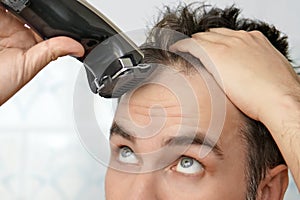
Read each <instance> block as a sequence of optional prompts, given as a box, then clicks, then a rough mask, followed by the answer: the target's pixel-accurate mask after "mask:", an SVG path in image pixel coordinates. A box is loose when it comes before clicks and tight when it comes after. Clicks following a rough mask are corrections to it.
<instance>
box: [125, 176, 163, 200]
mask: <svg viewBox="0 0 300 200" xmlns="http://www.w3.org/2000/svg"><path fill="white" fill-rule="evenodd" d="M133 176H134V177H132V179H131V180H132V181H131V184H130V186H129V187H128V189H129V190H128V191H127V194H128V196H124V199H130V200H158V197H157V191H156V188H157V183H156V181H155V176H154V174H153V173H148V174H138V175H133Z"/></svg>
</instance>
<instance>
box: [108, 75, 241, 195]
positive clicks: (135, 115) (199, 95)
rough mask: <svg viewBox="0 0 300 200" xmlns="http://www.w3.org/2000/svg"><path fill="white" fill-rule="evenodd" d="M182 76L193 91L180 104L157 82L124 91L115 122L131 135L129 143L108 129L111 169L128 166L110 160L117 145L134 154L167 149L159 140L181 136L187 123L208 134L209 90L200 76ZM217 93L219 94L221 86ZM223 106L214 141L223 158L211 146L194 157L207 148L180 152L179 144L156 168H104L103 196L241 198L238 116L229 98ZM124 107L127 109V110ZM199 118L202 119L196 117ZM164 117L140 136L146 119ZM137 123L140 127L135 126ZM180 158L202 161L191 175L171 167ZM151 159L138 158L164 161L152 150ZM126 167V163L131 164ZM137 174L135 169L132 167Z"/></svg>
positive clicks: (150, 120)
mask: <svg viewBox="0 0 300 200" xmlns="http://www.w3.org/2000/svg"><path fill="white" fill-rule="evenodd" d="M168 77H170V75H169V76H168ZM164 78H166V75H162V76H161V77H160V79H164ZM171 79H172V78H171ZM186 80H187V81H189V83H190V85H191V87H192V89H193V90H194V91H195V94H196V95H195V97H193V96H190V97H186V98H184V99H180V102H179V100H178V98H176V96H175V94H174V93H172V92H173V91H171V90H170V89H169V88H166V87H165V86H162V85H158V84H147V85H145V86H143V87H141V88H139V89H137V90H136V91H135V92H133V94H127V95H126V96H125V97H124V98H122V100H121V102H120V104H119V108H118V110H117V114H116V118H115V122H116V123H117V124H118V126H120V127H122V130H124V131H125V132H127V133H128V134H131V135H133V136H134V139H133V141H130V140H128V139H127V138H125V137H122V136H121V135H120V134H118V133H114V132H113V133H112V136H111V144H112V151H113V152H115V153H114V154H113V156H112V158H111V160H112V161H111V162H112V163H111V165H112V166H113V167H114V168H117V169H123V166H124V165H128V164H126V162H123V163H122V162H119V163H118V162H115V160H118V158H119V149H120V148H118V147H120V146H123V145H126V146H128V147H130V148H131V149H132V150H133V151H134V152H136V153H139V154H141V153H149V152H155V151H157V150H159V149H161V148H166V147H162V145H161V144H162V143H163V142H164V141H166V140H167V139H168V138H170V137H176V136H178V135H179V134H180V133H181V131H182V132H184V133H182V134H183V135H185V129H188V128H186V127H194V129H195V131H197V132H198V131H199V132H204V134H205V133H206V132H207V129H208V125H209V123H210V118H211V102H210V96H209V91H208V89H207V88H206V85H205V83H204V81H203V80H202V78H201V76H200V75H191V76H187V77H186ZM157 82H160V80H157ZM162 82H163V81H162ZM173 84H178V85H176V87H177V86H179V85H180V84H181V83H180V82H177V83H176V82H173ZM216 92H218V93H219V94H220V95H222V92H221V91H220V90H219V91H216ZM158 94H159V95H158ZM190 98H196V101H197V102H198V110H199V112H200V113H199V115H196V114H195V112H196V111H197V108H195V107H194V105H192V104H189V103H188V102H189V101H190ZM157 105H160V107H156V111H155V112H149V111H150V110H151V108H152V109H153V106H157ZM183 105H184V106H185V107H186V110H187V111H186V112H183V111H182V106H183ZM226 106H227V112H226V120H225V124H224V128H223V131H222V134H221V137H220V139H219V141H218V145H219V146H220V149H221V151H222V154H223V156H222V158H221V157H219V156H218V155H216V154H215V153H214V152H213V151H210V150H209V151H210V152H209V153H208V155H207V156H205V157H201V156H199V153H200V150H201V147H202V148H204V149H207V148H209V147H207V146H205V145H200V144H193V145H191V146H190V147H189V146H186V147H188V150H187V151H183V150H182V149H180V147H179V150H178V152H177V153H178V155H176V156H174V157H175V161H171V162H169V163H167V164H166V166H164V167H162V169H158V170H156V168H155V165H154V167H153V172H152V171H151V172H149V173H141V174H136V173H128V172H121V171H119V170H115V169H112V168H109V169H108V171H107V175H106V197H107V199H166V200H167V199H211V200H213V199H216V200H217V199H222V198H223V199H245V191H246V183H245V176H244V174H245V173H244V169H245V163H244V162H243V160H245V151H244V144H243V142H242V140H241V137H240V136H239V124H240V121H241V118H242V116H241V113H240V112H239V111H238V110H237V108H235V107H234V105H233V104H231V103H230V102H229V101H228V100H227V101H226ZM125 108H126V109H125ZM127 109H128V110H129V111H128V112H126V110H127ZM159 110H164V112H159ZM199 116H201V117H200V118H199V119H198V117H199ZM130 119H131V120H130ZM164 120H166V122H165V124H164V125H163V126H162V128H161V129H160V130H159V131H157V133H156V134H154V135H153V136H152V137H148V138H142V136H144V135H147V126H149V123H151V125H153V123H154V124H155V123H157V124H158V125H161V124H160V123H159V122H160V121H164ZM136 126H141V127H145V128H143V129H138V128H134V127H136ZM178 127H183V130H179V128H178ZM148 130H149V128H148ZM150 130H152V129H150ZM138 131H141V132H142V133H141V135H137V134H139V133H138ZM178 132H179V133H178ZM198 134H200V133H198ZM208 137H210V136H208ZM176 148H177V147H172V151H170V150H167V151H168V154H171V152H176ZM181 150H182V151H181ZM167 156H170V155H167ZM181 156H189V157H191V158H193V159H195V160H197V161H198V162H199V163H202V165H203V169H201V170H199V171H198V172H196V173H193V174H190V175H189V174H185V173H181V172H180V171H177V170H176V165H178V163H179V161H178V159H180V157H181ZM150 157H151V158H149V157H147V158H144V157H143V156H141V158H140V159H141V160H142V161H144V163H145V162H146V161H145V160H148V162H151V163H155V162H156V160H164V159H167V158H166V155H165V154H163V153H157V154H156V155H155V156H154V155H152V156H150ZM237 158H239V162H237ZM149 159H150V161H149ZM142 161H141V162H142ZM233 163H234V164H233ZM141 165H142V164H141ZM128 166H129V167H130V164H129V165H128ZM151 166H153V165H151ZM137 172H140V171H139V170H137ZM227 183H231V184H227ZM237 186H239V190H236V187H237ZM115 188H118V190H115ZM215 191H218V192H215ZM125 197H126V198H125Z"/></svg>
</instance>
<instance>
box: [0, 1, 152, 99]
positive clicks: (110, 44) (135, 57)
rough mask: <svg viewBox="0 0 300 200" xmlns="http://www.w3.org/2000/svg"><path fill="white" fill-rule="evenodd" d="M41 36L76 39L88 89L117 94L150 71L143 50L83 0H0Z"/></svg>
mask: <svg viewBox="0 0 300 200" xmlns="http://www.w3.org/2000/svg"><path fill="white" fill-rule="evenodd" d="M0 2H1V3H2V4H3V5H4V7H5V8H6V9H8V10H9V11H10V12H12V13H13V14H15V15H16V16H17V17H18V18H20V19H21V20H22V21H23V22H24V23H26V24H27V25H28V26H29V27H30V28H31V29H33V30H34V31H35V32H37V33H38V34H39V35H40V36H41V37H42V38H43V39H45V40H46V39H49V38H52V37H56V36H68V37H71V38H73V39H75V40H77V41H78V42H80V43H81V44H82V45H83V47H84V48H85V55H84V56H83V57H82V58H78V60H80V61H81V62H83V64H84V67H85V69H86V73H87V78H88V82H89V85H90V88H91V90H92V92H94V93H96V94H99V95H100V96H102V97H106V98H118V97H120V96H121V95H123V94H124V93H125V92H127V91H128V90H130V89H132V88H134V87H136V86H137V85H138V84H139V83H140V82H141V81H143V80H144V79H145V78H147V77H148V76H149V74H150V73H151V72H152V71H153V68H152V67H151V66H150V65H145V64H141V63H142V60H143V53H142V52H141V51H140V50H139V49H138V48H137V46H136V45H135V44H134V43H133V42H132V41H131V40H130V39H129V38H128V37H126V35H124V34H123V33H122V32H121V31H120V30H119V28H118V27H116V26H115V25H114V24H113V23H112V22H110V21H109V20H108V19H107V18H106V17H105V16H104V15H103V14H102V13H100V12H99V11H97V10H96V9H95V8H93V7H92V6H91V5H90V4H88V3H87V2H86V1H84V0H0Z"/></svg>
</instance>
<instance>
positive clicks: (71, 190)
mask: <svg viewBox="0 0 300 200" xmlns="http://www.w3.org/2000/svg"><path fill="white" fill-rule="evenodd" d="M182 1H183V0H182ZM89 2H90V3H91V4H92V5H94V6H95V7H96V8H97V9H99V10H100V11H101V12H103V13H104V14H105V15H106V16H108V17H109V18H110V19H111V20H112V21H113V22H114V23H116V24H117V25H118V26H119V27H120V28H121V29H122V30H123V31H125V32H126V31H131V30H136V29H144V28H145V27H146V25H149V26H151V24H152V22H153V21H154V20H155V19H156V16H157V13H158V8H161V7H162V5H163V4H166V5H176V4H177V2H178V1H173V0H165V1H159V0H152V1H147V0H130V1H122V0H110V1H104V0H89ZM183 2H186V3H190V2H192V1H189V0H186V1H183ZM208 2H210V3H211V4H212V5H217V6H219V7H224V6H227V5H231V4H232V3H236V5H237V6H238V7H240V8H242V10H243V15H244V16H246V17H250V18H257V19H261V20H265V21H267V22H269V23H272V24H274V25H276V26H277V27H278V28H279V29H280V30H282V31H283V32H284V33H286V34H287V35H288V36H289V42H290V44H291V45H290V49H291V52H292V54H291V55H292V58H293V59H294V60H295V61H296V62H295V64H298V65H299V64H300V37H299V35H300V17H299V16H298V14H297V13H299V10H300V1H298V0H277V1H271V0H253V1H246V0H244V1H243V0H236V1H233V0H219V1H217V0H211V1H208ZM0 23H1V22H0ZM133 39H134V38H133ZM81 68H82V65H81V63H79V62H78V61H76V60H75V59H73V58H71V57H64V58H60V59H58V60H57V61H55V62H52V63H51V64H49V66H47V67H46V68H45V69H44V70H43V71H42V72H41V73H39V74H38V75H37V77H35V78H34V80H33V81H32V82H30V83H29V84H28V85H26V86H25V87H24V88H23V89H22V90H21V91H20V92H19V93H18V94H17V95H15V96H14V97H13V98H12V99H11V100H9V101H8V102H7V103H6V104H4V105H3V106H1V107H0V198H1V199H3V200H35V199H44V200H47V199H49V200H50V199H51V200H77V199H78V200H82V199H89V200H96V199H104V175H105V167H104V166H102V165H101V164H99V163H98V162H97V161H96V160H94V159H93V158H92V156H90V155H89V153H88V152H87V151H86V150H85V148H84V147H83V146H82V145H81V143H80V139H79V137H78V136H77V133H76V128H75V127H74V120H73V110H72V106H73V90H74V84H75V80H76V77H77V74H78V73H79V70H80V69H81ZM96 101H97V100H96ZM103 115H105V113H104V114H103ZM285 199H286V200H296V199H299V193H298V192H297V189H296V187H295V185H294V183H293V182H292V179H291V183H290V187H289V189H288V193H287V195H286V198H285Z"/></svg>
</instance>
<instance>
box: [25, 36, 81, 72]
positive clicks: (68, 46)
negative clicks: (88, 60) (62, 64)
mask: <svg viewBox="0 0 300 200" xmlns="http://www.w3.org/2000/svg"><path fill="white" fill-rule="evenodd" d="M66 55H72V56H76V57H81V56H83V55H84V48H83V46H82V45H81V44H80V43H79V42H77V41H75V40H73V39H71V38H68V37H55V38H51V39H49V40H45V41H43V42H40V43H38V44H36V45H35V46H33V47H31V48H30V49H29V50H28V51H27V52H26V53H25V57H26V59H25V63H24V64H25V71H26V74H28V75H29V76H34V75H35V74H36V73H38V72H39V71H40V70H41V69H42V68H44V67H45V66H46V65H47V64H48V63H50V62H51V61H53V60H56V59H57V58H58V57H61V56H66Z"/></svg>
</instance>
